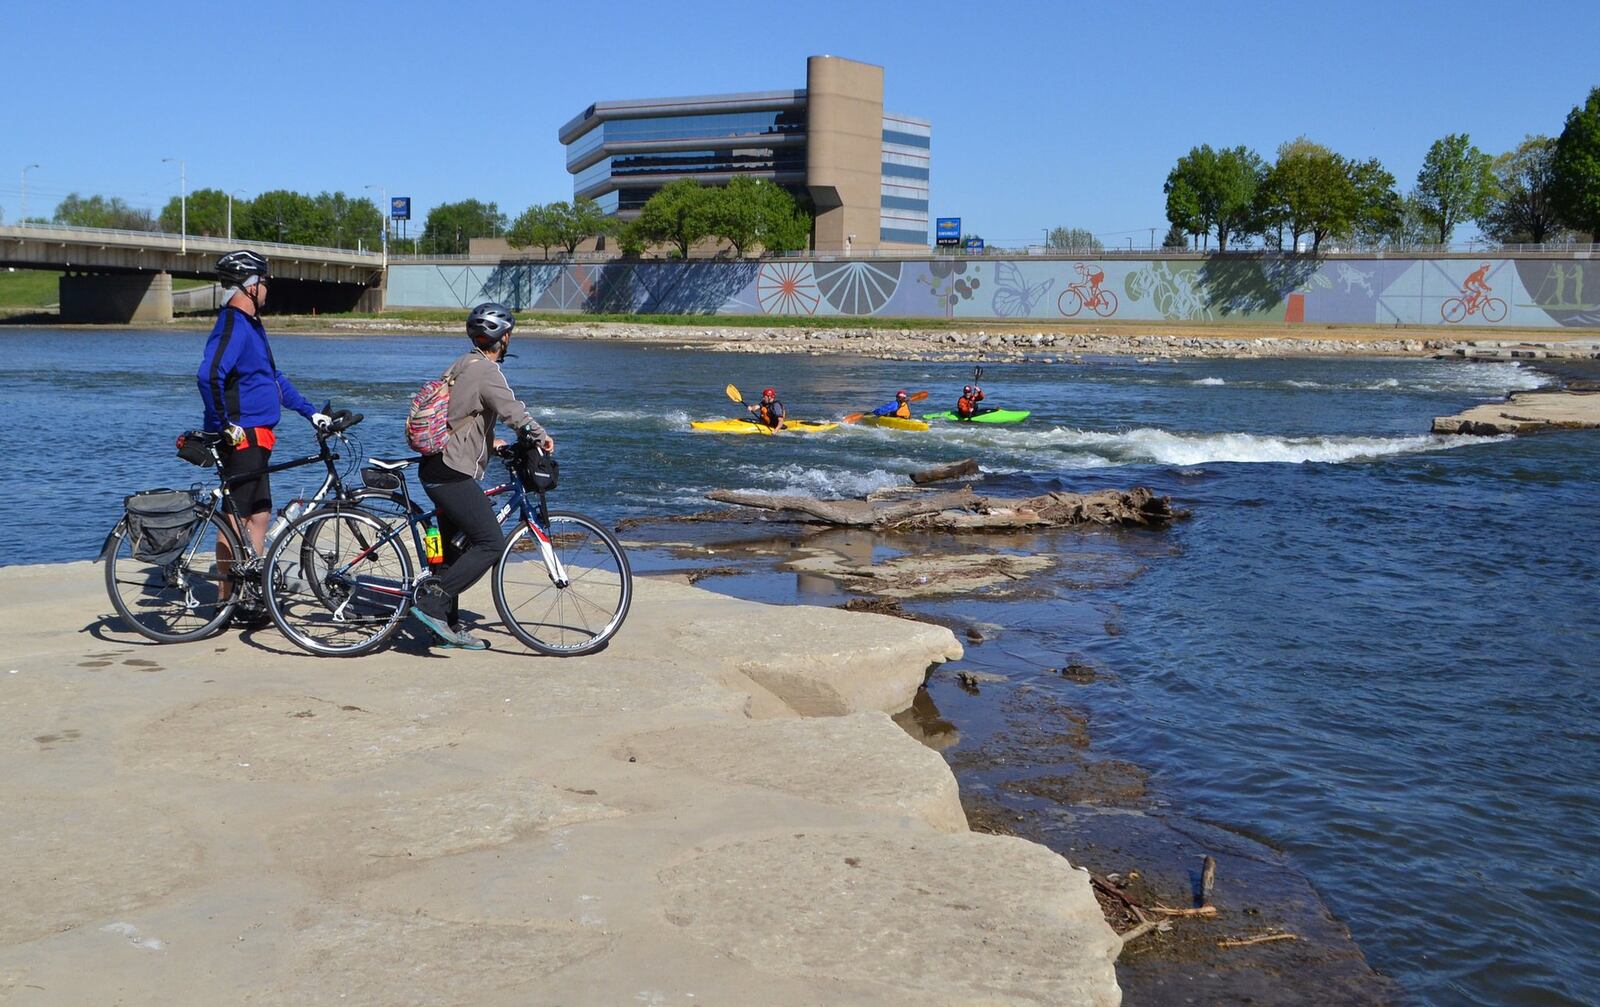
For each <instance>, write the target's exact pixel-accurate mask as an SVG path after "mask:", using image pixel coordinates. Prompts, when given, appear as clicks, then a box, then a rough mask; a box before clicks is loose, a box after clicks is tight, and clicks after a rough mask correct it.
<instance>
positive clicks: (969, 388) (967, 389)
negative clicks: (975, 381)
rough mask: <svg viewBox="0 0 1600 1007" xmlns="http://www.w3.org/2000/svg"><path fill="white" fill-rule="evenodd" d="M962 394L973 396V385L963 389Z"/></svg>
mask: <svg viewBox="0 0 1600 1007" xmlns="http://www.w3.org/2000/svg"><path fill="white" fill-rule="evenodd" d="M961 394H962V395H971V394H972V386H971V385H966V386H965V387H963V388H962V389H961Z"/></svg>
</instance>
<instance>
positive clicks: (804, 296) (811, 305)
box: [756, 262, 822, 315]
mask: <svg viewBox="0 0 1600 1007" xmlns="http://www.w3.org/2000/svg"><path fill="white" fill-rule="evenodd" d="M756 302H757V303H759V304H760V305H761V311H762V313H763V314H768V315H814V314H816V313H817V305H818V304H821V303H822V295H821V294H819V293H817V280H816V277H814V276H812V275H811V263H809V262H769V263H767V264H766V265H764V266H762V267H761V274H760V275H759V276H757V277H756Z"/></svg>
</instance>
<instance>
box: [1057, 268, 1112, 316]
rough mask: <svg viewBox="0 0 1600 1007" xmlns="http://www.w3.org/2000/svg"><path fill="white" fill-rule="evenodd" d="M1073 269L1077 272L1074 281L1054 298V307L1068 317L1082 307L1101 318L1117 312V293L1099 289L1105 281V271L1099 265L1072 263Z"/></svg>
mask: <svg viewBox="0 0 1600 1007" xmlns="http://www.w3.org/2000/svg"><path fill="white" fill-rule="evenodd" d="M1072 268H1073V271H1074V272H1076V273H1077V274H1078V279H1077V281H1076V282H1074V283H1068V284H1067V289H1065V290H1063V291H1062V292H1061V296H1060V297H1058V298H1056V307H1057V308H1058V309H1059V310H1060V311H1061V313H1062V314H1063V315H1065V316H1067V317H1068V318H1071V317H1073V316H1074V315H1076V314H1077V313H1078V312H1080V311H1082V310H1083V309H1084V308H1088V309H1089V310H1091V311H1093V312H1094V313H1095V314H1097V315H1099V316H1100V317H1101V318H1110V317H1111V316H1112V315H1114V314H1116V313H1117V295H1116V294H1114V293H1112V292H1111V291H1109V290H1101V289H1100V284H1102V283H1104V282H1105V279H1106V271H1105V270H1104V269H1101V268H1100V267H1099V266H1089V265H1087V264H1086V263H1082V262H1078V263H1074V264H1073V266H1072Z"/></svg>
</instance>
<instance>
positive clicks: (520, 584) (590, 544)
mask: <svg viewBox="0 0 1600 1007" xmlns="http://www.w3.org/2000/svg"><path fill="white" fill-rule="evenodd" d="M498 455H499V458H500V460H501V461H502V462H504V464H505V467H506V471H507V474H508V475H509V479H508V480H507V481H506V482H505V483H503V484H502V485H499V486H495V487H493V488H492V489H489V490H486V491H485V492H487V493H488V494H489V495H490V496H492V497H497V496H506V497H508V500H509V510H510V511H513V512H515V513H517V515H518V519H517V522H516V527H515V530H514V531H513V532H512V533H511V534H510V535H509V536H508V537H507V539H506V544H505V547H504V549H503V550H502V551H501V553H500V558H499V560H498V561H497V562H496V563H495V566H494V569H493V570H492V571H491V573H490V587H491V590H492V592H493V594H494V603H495V608H496V609H497V610H498V611H499V613H500V619H501V621H502V622H503V623H504V624H505V627H506V629H508V630H510V632H511V634H512V635H513V636H515V637H516V638H517V639H518V640H520V641H522V643H524V644H525V645H527V646H528V647H529V648H530V649H532V650H534V651H536V652H538V653H540V654H548V655H551V656H558V657H573V656H577V655H580V654H592V653H594V652H595V651H597V650H600V649H601V648H603V647H604V646H605V645H606V643H607V642H608V641H610V639H611V638H612V637H613V636H614V635H616V632H617V630H618V629H620V628H621V627H622V622H623V620H624V619H626V618H627V615H628V606H629V604H630V603H631V602H632V600H633V572H632V570H631V569H630V568H629V566H628V558H627V556H626V554H624V553H623V551H622V546H621V545H620V544H618V542H617V540H616V538H615V537H614V536H612V534H611V533H610V532H609V531H607V530H606V529H605V528H604V527H602V526H601V525H600V523H599V522H597V521H595V520H594V519H593V518H589V517H586V516H584V515H582V514H578V513H575V512H573V511H560V510H550V509H549V507H548V506H547V502H546V494H547V493H548V492H549V491H550V490H552V489H554V488H555V476H554V467H553V466H552V465H550V464H549V459H548V456H546V455H544V453H543V452H541V451H539V450H538V448H537V447H536V446H534V445H531V444H516V445H508V446H506V447H504V448H501V449H500V450H499V452H498ZM418 460H419V459H417V458H387V459H386V458H372V459H368V464H367V466H366V467H365V468H363V469H362V470H361V477H362V480H363V481H364V482H365V483H366V485H367V486H368V487H369V488H371V489H373V490H378V491H381V492H386V493H395V492H398V493H399V494H400V495H401V496H402V498H403V499H405V500H406V501H407V503H408V504H409V503H410V499H411V498H410V491H409V489H408V488H407V485H406V479H405V474H404V473H405V469H407V468H408V467H410V466H411V465H412V464H414V463H415V462H417V461H418ZM406 512H407V514H408V515H409V516H408V517H407V518H406V519H405V520H404V521H396V520H395V517H394V515H393V514H383V513H375V512H373V511H370V510H368V509H366V508H364V507H361V506H357V505H348V504H343V503H336V504H333V505H331V506H326V507H322V508H319V509H317V510H313V511H311V512H309V513H307V514H304V515H302V516H301V517H299V518H298V519H297V520H295V521H294V522H293V523H292V524H290V525H289V526H288V527H287V528H285V529H284V531H283V533H282V534H281V535H279V536H278V538H277V540H276V541H275V542H274V543H273V545H272V548H271V549H270V550H268V552H267V557H266V563H265V570H264V576H263V578H262V580H263V585H264V588H265V595H266V603H267V611H268V612H270V613H271V615H272V619H273V622H275V623H277V625H278V628H279V629H280V630H281V631H282V632H283V634H284V635H285V636H287V637H288V638H289V639H290V640H292V641H293V642H294V643H295V644H296V645H297V646H299V647H302V648H304V649H305V650H308V651H310V652H311V653H313V654H320V655H324V656H331V657H355V656H357V655H359V654H366V653H368V652H370V651H372V650H374V649H376V648H378V647H380V646H382V645H383V643H384V642H385V641H387V640H388V639H389V638H390V637H391V636H393V635H394V634H395V632H396V631H398V630H399V628H400V625H401V623H403V622H404V621H405V618H406V614H407V613H408V612H409V611H410V608H411V604H412V602H413V600H414V599H415V597H416V591H417V586H418V584H420V583H421V581H422V579H423V578H425V577H427V576H430V574H429V573H428V572H427V570H428V565H427V551H426V547H425V545H424V537H425V530H426V529H427V528H428V527H430V526H431V525H432V524H433V522H434V521H435V520H436V512H435V511H432V510H428V511H424V510H422V509H421V508H420V507H410V506H408V507H407V509H406ZM506 513H507V511H506V509H505V508H502V510H501V514H502V516H505V514H506ZM408 536H409V538H410V545H411V548H410V549H408V548H407V547H406V544H407V543H406V539H407V537H408ZM419 567H420V568H421V571H422V572H420V573H419V570H418V568H419Z"/></svg>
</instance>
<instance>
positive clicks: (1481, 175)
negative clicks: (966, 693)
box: [1415, 133, 1495, 245]
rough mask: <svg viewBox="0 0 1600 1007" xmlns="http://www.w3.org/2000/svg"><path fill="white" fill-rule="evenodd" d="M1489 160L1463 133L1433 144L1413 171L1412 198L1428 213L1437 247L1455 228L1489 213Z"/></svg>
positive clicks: (1491, 189) (1491, 193) (1491, 173)
mask: <svg viewBox="0 0 1600 1007" xmlns="http://www.w3.org/2000/svg"><path fill="white" fill-rule="evenodd" d="M1493 160H1494V159H1493V158H1491V157H1490V156H1489V155H1488V154H1485V153H1484V152H1483V151H1481V150H1479V149H1478V148H1477V147H1475V146H1473V143H1472V138H1471V137H1470V136H1468V135H1467V134H1466V133H1451V134H1450V135H1449V136H1444V137H1440V138H1439V139H1437V140H1435V141H1433V146H1431V147H1429V148H1428V156H1427V157H1426V158H1424V159H1423V161H1422V170H1421V171H1419V172H1417V187H1416V190H1415V195H1416V197H1417V199H1418V200H1419V201H1420V202H1421V204H1422V206H1423V207H1424V208H1425V209H1426V211H1427V213H1428V219H1429V220H1430V221H1431V222H1432V223H1433V226H1434V229H1435V232H1436V233H1437V234H1438V238H1439V244H1441V245H1448V244H1449V243H1450V235H1451V234H1452V233H1453V232H1454V231H1455V229H1456V225H1457V224H1460V223H1461V222H1462V221H1466V220H1477V219H1478V218H1480V217H1482V216H1484V215H1485V214H1487V213H1488V212H1489V201H1490V200H1491V199H1492V198H1493V197H1494V192H1495V180H1494V171H1493Z"/></svg>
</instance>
